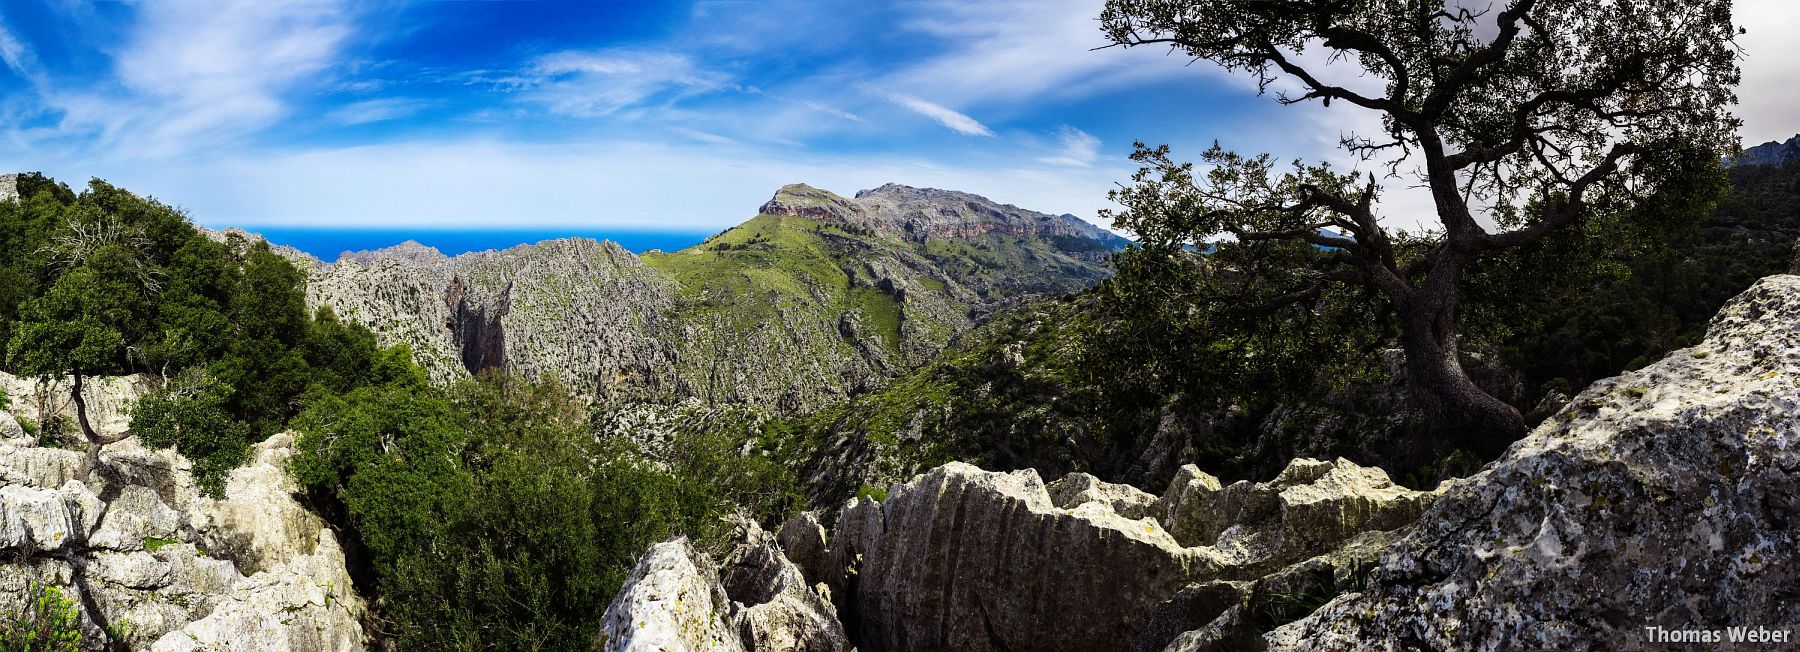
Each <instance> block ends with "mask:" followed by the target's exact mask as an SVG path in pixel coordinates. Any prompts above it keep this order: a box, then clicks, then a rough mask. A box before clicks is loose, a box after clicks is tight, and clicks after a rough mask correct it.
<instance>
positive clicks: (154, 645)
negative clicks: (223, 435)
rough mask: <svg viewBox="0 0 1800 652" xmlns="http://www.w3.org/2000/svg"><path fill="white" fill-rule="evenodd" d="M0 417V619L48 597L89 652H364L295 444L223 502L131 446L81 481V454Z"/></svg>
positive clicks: (244, 470)
mask: <svg viewBox="0 0 1800 652" xmlns="http://www.w3.org/2000/svg"><path fill="white" fill-rule="evenodd" d="M120 386H122V385H121V384H120V383H107V382H99V383H94V384H93V385H90V391H93V392H96V393H97V394H104V393H105V392H106V391H107V389H108V388H116V387H120ZM94 398H96V399H100V400H97V401H95V402H96V403H109V402H118V401H120V400H123V399H122V398H121V397H119V396H110V397H108V396H95V397H94ZM0 416H4V418H3V419H0V435H4V437H3V439H4V441H0V483H3V484H0V555H3V556H0V562H3V563H0V611H16V610H17V608H18V607H19V606H20V605H22V604H23V602H24V600H26V599H28V597H29V596H30V594H29V593H28V591H27V589H28V588H30V587H31V586H33V585H38V586H53V587H57V588H59V589H61V590H62V592H63V595H64V596H66V597H68V598H69V599H72V600H73V601H74V602H75V605H76V607H77V608H78V610H79V619H80V627H81V630H82V634H83V644H84V645H85V646H87V647H89V648H90V649H105V648H104V645H105V644H106V643H107V642H108V641H116V642H119V643H123V644H125V645H127V646H129V647H130V648H132V649H148V650H159V651H180V650H226V649H232V650H240V649H243V650H248V649H255V650H296V651H320V652H323V651H334V652H335V651H347V650H360V649H363V647H364V644H365V642H366V641H365V638H364V635H363V630H362V625H361V618H362V617H363V614H364V605H363V602H362V599H361V598H360V597H358V596H357V594H356V592H355V590H354V587H353V586H352V584H351V580H350V576H349V573H348V572H347V571H346V569H345V562H344V553H343V550H342V549H341V548H339V546H338V543H337V539H336V536H335V535H334V534H333V533H332V532H331V530H330V529H329V528H327V527H325V524H324V523H323V522H322V521H321V520H320V519H319V518H318V517H317V516H315V515H313V514H312V513H311V512H309V511H307V510H306V509H305V508H304V507H302V506H301V505H300V504H299V503H297V502H296V501H295V500H294V498H293V495H295V494H296V493H297V491H298V487H297V486H296V485H295V483H294V481H293V479H292V478H291V477H289V476H288V474H287V470H286V461H287V458H288V457H289V456H290V455H292V445H293V437H292V435H291V433H283V434H279V435H276V436H274V437H270V438H269V439H268V440H267V441H264V442H262V443H261V444H258V445H257V446H256V447H255V448H254V449H253V450H252V452H251V459H250V461H249V462H248V463H247V464H245V465H244V466H242V467H239V468H238V469H236V470H234V471H232V472H231V474H230V475H229V477H228V478H227V480H226V497H225V498H224V499H222V500H215V499H212V498H208V497H205V496H203V495H201V494H200V493H199V492H198V491H197V490H196V488H195V486H194V482H193V477H192V475H191V468H192V465H191V463H190V462H188V460H186V459H184V458H182V457H181V456H180V455H179V454H176V453H174V452H172V451H151V450H146V449H144V448H143V447H142V446H139V445H138V444H137V440H136V439H135V438H131V439H126V440H124V441H121V442H118V443H114V444H111V445H109V446H107V448H106V449H105V450H104V451H103V452H102V453H101V463H100V467H99V468H98V469H96V471H95V472H94V474H93V477H92V478H90V479H88V480H87V481H86V482H83V481H81V480H78V479H75V478H74V477H73V474H74V470H75V468H76V467H78V466H79V465H80V463H81V458H82V453H81V452H80V451H76V450H64V449H58V448H43V447H39V446H35V445H33V444H34V442H33V441H32V440H31V439H30V438H27V437H23V436H22V433H18V432H13V431H12V429H11V428H6V427H5V426H6V424H16V421H15V420H14V419H13V417H12V415H0ZM32 416H33V417H34V418H35V417H36V416H38V415H36V414H35V413H34V414H33V415H32ZM126 624H129V626H125V625H126ZM115 636H116V638H115Z"/></svg>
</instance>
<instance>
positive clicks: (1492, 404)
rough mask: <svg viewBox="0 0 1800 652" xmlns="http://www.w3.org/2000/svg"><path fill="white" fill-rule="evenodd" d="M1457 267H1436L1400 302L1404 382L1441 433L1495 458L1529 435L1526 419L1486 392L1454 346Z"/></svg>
mask: <svg viewBox="0 0 1800 652" xmlns="http://www.w3.org/2000/svg"><path fill="white" fill-rule="evenodd" d="M1445 267H1451V269H1445ZM1454 267H1459V266H1457V265H1455V263H1454V262H1453V261H1452V262H1450V264H1449V265H1443V266H1441V267H1438V268H1435V269H1433V270H1432V276H1433V277H1437V278H1432V279H1429V280H1427V281H1426V283H1425V284H1424V286H1423V287H1420V288H1418V289H1417V290H1415V291H1414V292H1413V293H1412V295H1411V296H1409V297H1407V298H1406V299H1404V300H1402V301H1400V302H1399V305H1398V306H1397V307H1398V310H1399V316H1400V330H1401V333H1400V338H1401V345H1402V347H1403V348H1404V350H1405V352H1406V387H1407V392H1408V395H1409V396H1410V398H1411V399H1412V401H1413V404H1414V405H1416V406H1417V407H1418V408H1419V409H1420V411H1422V412H1424V413H1425V418H1426V419H1427V420H1429V421H1430V423H1431V427H1432V429H1433V430H1434V431H1436V432H1437V434H1438V435H1439V436H1442V437H1446V438H1448V439H1449V440H1450V441H1451V442H1453V443H1454V444H1455V445H1456V446H1458V447H1460V448H1463V449H1465V450H1468V451H1469V452H1472V453H1475V454H1476V455H1479V456H1481V458H1482V459H1484V460H1492V459H1495V458H1498V457H1499V456H1500V454H1501V453H1504V452H1506V447H1507V445H1508V444H1511V443H1512V442H1514V441H1517V440H1518V439H1519V438H1521V437H1524V436H1525V419H1524V418H1523V417H1521V416H1520V415H1519V411H1518V410H1517V409H1514V408H1513V406H1511V405H1507V404H1506V403H1505V402H1504V401H1501V400H1500V399H1497V398H1494V397H1493V396H1490V395H1488V393H1487V392H1485V391H1482V389H1481V388H1480V387H1479V386H1476V384H1475V381H1473V380H1471V379H1470V378H1469V374H1468V373H1466V372H1464V371H1463V368H1462V361H1461V360H1460V359H1459V357H1458V355H1457V346H1456V328H1455V326H1456V286H1455V283H1454V278H1455V277H1456V276H1457V274H1456V273H1455V272H1456V271H1457V270H1456V269H1454ZM1439 274H1443V275H1444V276H1443V277H1440V276H1439ZM1445 277H1448V279H1446V278H1445Z"/></svg>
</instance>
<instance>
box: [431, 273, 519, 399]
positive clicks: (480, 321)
mask: <svg viewBox="0 0 1800 652" xmlns="http://www.w3.org/2000/svg"><path fill="white" fill-rule="evenodd" d="M512 288H513V284H512V282H511V281H507V283H506V286H505V289H502V290H501V291H500V294H499V295H498V296H497V297H494V298H491V299H487V300H482V299H481V298H479V297H474V296H471V293H470V288H469V287H468V286H467V285H465V284H463V280H462V277H460V276H458V277H455V278H452V279H450V285H449V287H446V288H445V289H444V307H445V309H446V310H448V311H449V314H450V323H449V324H447V326H448V327H449V328H450V337H451V340H452V341H453V342H454V346H455V347H456V349H457V350H458V351H459V352H460V353H461V359H462V364H463V368H464V369H467V370H468V371H469V373H470V374H472V375H473V374H480V373H481V372H483V371H486V370H489V369H494V370H498V371H505V370H506V325H505V323H504V322H502V321H501V318H503V317H505V316H506V315H507V314H508V313H510V312H512Z"/></svg>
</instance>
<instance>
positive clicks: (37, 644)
mask: <svg viewBox="0 0 1800 652" xmlns="http://www.w3.org/2000/svg"><path fill="white" fill-rule="evenodd" d="M25 596H26V602H25V607H24V609H22V610H20V611H18V612H14V613H6V614H0V650H6V652H76V651H77V650H80V649H81V614H80V612H79V611H78V610H77V609H76V608H75V601H74V600H71V599H69V598H65V597H63V592H62V589H60V588H57V587H54V586H48V585H44V584H40V583H38V582H35V581H33V582H29V583H27V585H26V588H25Z"/></svg>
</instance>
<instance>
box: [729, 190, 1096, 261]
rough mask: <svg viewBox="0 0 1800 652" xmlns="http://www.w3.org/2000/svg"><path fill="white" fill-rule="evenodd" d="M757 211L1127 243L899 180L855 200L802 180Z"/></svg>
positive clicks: (948, 234) (880, 229)
mask: <svg viewBox="0 0 1800 652" xmlns="http://www.w3.org/2000/svg"><path fill="white" fill-rule="evenodd" d="M761 212H762V213H764V214H767V215H792V216H796V217H805V218H809V219H816V220H820V221H824V222H834V223H838V224H848V225H853V226H856V227H859V228H864V229H869V230H871V231H874V232H877V233H883V234H887V235H891V236H897V237H900V238H902V239H906V240H913V241H921V242H922V241H925V240H934V239H944V238H972V237H976V236H979V235H983V234H987V233H998V234H1001V235H1013V236H1047V237H1055V236H1073V237H1081V238H1087V239H1089V240H1096V241H1099V242H1101V243H1102V244H1104V245H1106V247H1105V248H1106V249H1109V250H1110V249H1117V248H1119V247H1123V246H1124V245H1125V244H1128V241H1126V240H1125V239H1124V238H1120V237H1119V236H1116V235H1113V234H1112V233H1111V232H1109V231H1106V230H1105V229H1101V228H1100V227H1097V226H1094V225H1092V224H1089V223H1087V222H1085V221H1082V220H1081V219H1079V218H1076V217H1075V216H1073V215H1069V214H1066V213H1065V214H1061V215H1055V214H1050V213H1040V212H1037V211H1032V210H1027V209H1023V208H1019V207H1018V206H1014V205H1012V204H1002V203H999V202H996V201H994V200H991V199H988V198H986V197H982V196H980V195H976V194H972V193H967V192H961V191H957V190H941V189H937V188H915V187H913V186H907V185H902V184H898V183H885V184H882V185H880V186H877V187H875V188H870V189H868V190H862V191H859V192H857V193H856V195H855V198H853V199H848V198H845V197H843V196H842V195H838V194H836V193H832V192H830V191H827V190H821V189H818V188H814V187H812V186H809V185H806V184H804V183H794V184H788V185H785V186H782V187H781V189H780V190H778V191H776V192H775V197H774V198H772V199H770V200H769V201H768V202H767V203H765V204H763V206H762V209H761Z"/></svg>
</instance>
